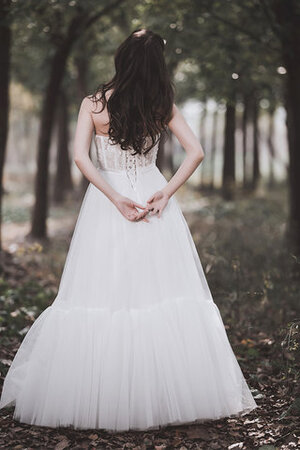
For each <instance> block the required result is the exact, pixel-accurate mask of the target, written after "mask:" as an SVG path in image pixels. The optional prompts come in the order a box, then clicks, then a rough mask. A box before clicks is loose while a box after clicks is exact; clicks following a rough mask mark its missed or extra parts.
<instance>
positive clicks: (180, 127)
mask: <svg viewBox="0 0 300 450" xmlns="http://www.w3.org/2000/svg"><path fill="white" fill-rule="evenodd" d="M168 126H169V128H170V130H171V131H172V132H173V133H174V134H175V136H176V137H177V139H178V140H179V142H180V144H181V145H182V147H183V148H184V149H185V151H186V153H187V155H186V157H185V159H184V160H183V162H182V163H181V165H180V166H179V168H178V170H177V171H176V173H175V174H174V175H173V177H172V178H171V179H170V181H169V182H168V184H166V186H165V187H164V188H163V189H162V190H161V191H158V192H156V193H155V194H153V195H152V196H151V197H150V198H149V199H148V201H147V207H148V209H149V210H151V211H152V214H156V213H158V217H160V216H161V214H162V211H163V209H164V208H165V207H166V205H167V203H168V200H169V199H170V197H171V196H172V195H173V194H174V193H175V192H176V191H177V189H179V188H180V186H182V185H183V183H184V182H185V181H186V180H187V179H188V178H189V177H190V176H191V175H192V173H193V172H194V171H195V169H196V168H197V167H198V166H199V164H200V163H201V161H203V159H204V152H203V148H202V146H201V144H200V142H199V140H198V139H197V137H196V136H195V134H194V133H193V131H192V129H191V128H190V126H189V125H188V123H187V122H186V120H185V119H184V117H183V115H182V114H181V112H180V111H179V109H178V108H177V106H176V105H175V104H174V105H173V113H172V119H171V120H170V122H169V123H168Z"/></svg>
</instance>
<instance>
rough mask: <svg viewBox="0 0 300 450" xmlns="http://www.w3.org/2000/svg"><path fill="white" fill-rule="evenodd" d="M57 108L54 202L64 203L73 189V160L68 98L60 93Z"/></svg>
mask: <svg viewBox="0 0 300 450" xmlns="http://www.w3.org/2000/svg"><path fill="white" fill-rule="evenodd" d="M57 106H58V108H57V122H58V123H57V131H58V137H57V157H56V161H57V163H56V174H55V180H54V190H53V200H54V201H55V202H56V203H62V202H63V201H64V198H65V193H66V191H68V190H72V189H73V182H72V176H71V160H70V157H69V114H68V103H67V96H66V95H65V94H64V92H63V91H61V92H60V94H59V98H58V105H57Z"/></svg>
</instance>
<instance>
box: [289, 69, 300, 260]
mask: <svg viewBox="0 0 300 450" xmlns="http://www.w3.org/2000/svg"><path fill="white" fill-rule="evenodd" d="M286 66H287V71H288V72H287V83H286V110H287V129H288V142H289V200H290V211H289V227H288V238H289V240H290V241H291V243H292V244H293V247H294V249H295V251H296V252H297V254H298V255H300V196H299V192H300V84H299V80H300V62H298V64H295V65H294V64H291V65H287V64H286Z"/></svg>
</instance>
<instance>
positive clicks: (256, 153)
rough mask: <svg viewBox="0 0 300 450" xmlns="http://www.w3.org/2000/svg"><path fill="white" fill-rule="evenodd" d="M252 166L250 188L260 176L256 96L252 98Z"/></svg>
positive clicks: (256, 182)
mask: <svg viewBox="0 0 300 450" xmlns="http://www.w3.org/2000/svg"><path fill="white" fill-rule="evenodd" d="M252 113H253V116H252V120H253V166H252V169H253V170H252V189H253V190H255V189H256V188H257V185H258V181H259V178H260V168H259V128H258V119H259V105H258V101H257V99H256V98H254V99H253V110H252Z"/></svg>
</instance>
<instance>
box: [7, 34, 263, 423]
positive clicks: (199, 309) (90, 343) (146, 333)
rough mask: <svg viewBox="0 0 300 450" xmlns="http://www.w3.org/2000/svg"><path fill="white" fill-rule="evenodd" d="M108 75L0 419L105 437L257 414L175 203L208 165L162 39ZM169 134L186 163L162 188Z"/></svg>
mask: <svg viewBox="0 0 300 450" xmlns="http://www.w3.org/2000/svg"><path fill="white" fill-rule="evenodd" d="M115 69H116V73H115V75H114V77H113V78H112V80H111V81H110V82H109V83H106V84H103V85H101V86H100V87H99V88H98V89H97V91H96V92H95V94H94V95H91V96H88V97H86V98H85V99H84V100H83V101H82V104H81V107H80V111H79V116H78V122H77V128H76V133H75V143H74V160H75V162H76V164H77V166H78V167H79V169H80V170H81V172H82V173H83V174H84V175H85V177H86V178H87V179H88V180H89V182H90V183H89V185H88V189H87V191H86V193H85V196H84V199H83V202H82V205H81V209H80V213H79V215H78V219H77V222H76V226H75V230H74V233H73V237H72V240H71V244H70V248H69V252H68V255H67V258H66V261H65V266H64V269H63V273H62V276H61V280H60V285H59V289H58V293H57V296H56V298H55V299H54V301H53V302H52V304H51V305H50V306H48V307H47V308H46V309H45V310H44V311H43V312H42V313H41V314H40V315H39V316H38V318H37V319H36V320H35V322H34V323H33V325H32V326H31V328H30V329H29V331H28V332H27V334H26V336H25V337H24V339H23V341H22V343H21V346H20V348H19V350H18V352H17V353H16V355H15V357H14V360H13V362H12V364H11V366H10V368H9V371H8V373H7V375H6V378H5V381H4V386H3V390H2V394H1V400H0V407H1V408H3V407H6V406H12V405H14V406H15V408H14V416H13V417H14V418H15V419H16V420H19V421H20V422H25V423H29V424H35V425H42V426H50V427H60V426H73V427H74V428H82V429H84V428H103V429H107V430H113V431H122V430H129V429H131V430H146V429H157V428H159V427H161V426H166V425H175V424H181V423H192V422H195V423H196V422H200V421H204V420H208V419H218V418H221V417H227V416H230V415H240V414H245V413H248V412H249V411H251V410H253V409H254V408H256V407H257V405H256V403H255V401H254V399H253V397H252V394H251V392H250V389H249V387H248V385H247V383H246V381H245V379H244V376H243V374H242V371H241V369H240V367H239V364H238V362H237V360H236V357H235V355H234V353H233V351H232V348H231V346H230V343H229V341H228V338H227V334H226V331H225V328H224V324H223V321H222V318H221V316H220V312H219V309H218V307H217V305H216V304H215V303H214V301H213V298H212V296H211V292H210V289H209V287H208V284H207V281H206V278H205V275H204V272H203V269H202V266H201V262H200V260H199V256H198V254H197V250H196V247H195V244H194V242H193V239H192V236H191V233H190V230H189V228H188V225H187V223H186V221H185V218H184V216H183V214H182V212H181V209H180V207H179V204H178V202H177V200H176V198H175V196H174V194H175V192H176V191H177V190H178V188H179V187H180V186H182V184H183V183H184V182H185V181H186V180H187V179H188V178H189V177H190V176H191V174H192V173H193V172H194V171H195V169H196V168H197V167H198V166H199V164H200V163H201V161H202V160H203V157H204V153H203V149H202V147H201V145H200V143H199V141H198V139H197V138H196V136H195V135H194V133H193V132H192V130H191V128H190V127H189V126H188V124H187V123H186V121H185V120H184V118H183V116H182V115H181V113H180V112H179V110H178V108H177V107H176V105H175V104H174V90H173V86H172V84H171V82H170V79H169V76H168V73H167V70H166V64H165V60H164V41H163V39H162V38H161V37H160V36H159V35H158V34H156V33H153V32H152V31H150V30H144V29H142V30H136V31H134V32H133V33H131V34H130V36H129V37H128V38H127V39H126V40H125V41H124V42H123V43H122V44H121V45H120V47H119V48H118V50H117V52H116V55H115ZM167 127H168V128H169V129H170V130H171V131H172V132H173V133H174V135H175V136H176V137H177V139H178V140H179V142H180V144H181V145H182V147H183V148H184V149H185V151H186V157H185V159H184V161H183V162H182V164H181V166H180V167H179V169H178V170H177V172H176V173H175V175H174V176H173V177H172V178H171V179H170V181H167V180H166V178H165V177H164V176H163V175H162V173H161V172H160V170H159V169H158V167H157V166H156V157H157V151H158V143H159V138H160V135H161V132H162V131H164V130H166V129H167ZM93 133H95V136H94V139H95V142H96V148H97V167H96V166H94V164H93V163H92V161H91V159H90V158H89V148H90V144H91V140H92V137H93Z"/></svg>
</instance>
